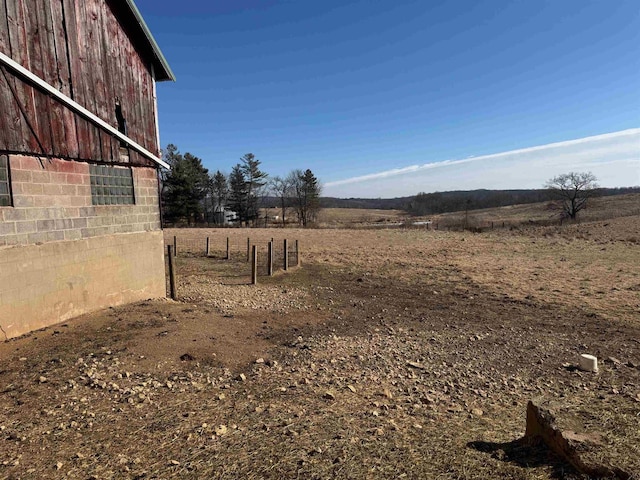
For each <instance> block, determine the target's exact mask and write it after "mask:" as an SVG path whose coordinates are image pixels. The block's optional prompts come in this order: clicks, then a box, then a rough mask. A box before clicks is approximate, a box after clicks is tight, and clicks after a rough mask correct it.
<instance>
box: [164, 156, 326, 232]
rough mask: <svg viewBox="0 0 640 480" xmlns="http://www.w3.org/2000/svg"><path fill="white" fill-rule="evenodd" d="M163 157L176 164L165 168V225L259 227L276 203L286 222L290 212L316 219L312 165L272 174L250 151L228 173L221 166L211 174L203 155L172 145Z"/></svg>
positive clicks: (306, 221) (303, 221)
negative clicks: (310, 168) (266, 170)
mask: <svg viewBox="0 0 640 480" xmlns="http://www.w3.org/2000/svg"><path fill="white" fill-rule="evenodd" d="M163 158H164V160H165V161H166V162H167V163H168V164H169V166H170V167H171V169H169V170H167V169H163V170H162V171H161V201H162V209H163V217H164V221H165V223H169V224H186V225H195V224H198V223H208V224H214V225H223V224H226V223H235V224H237V225H244V226H249V225H254V226H255V225H258V224H259V223H260V222H261V221H262V216H261V213H260V212H261V209H263V208H265V207H273V206H276V205H273V203H274V202H276V201H277V207H278V209H279V211H280V213H281V216H282V224H283V225H286V223H287V219H288V217H291V216H292V217H293V219H294V221H295V222H297V223H299V224H300V225H301V226H303V227H307V226H310V225H312V224H313V223H314V222H315V221H316V219H317V215H318V212H319V210H320V192H321V187H320V182H319V181H318V179H317V178H316V176H315V175H314V174H313V172H312V171H311V170H309V169H307V170H304V171H303V170H299V169H296V170H293V171H291V172H290V173H289V174H288V175H287V176H286V177H280V176H275V177H273V178H269V175H268V174H267V173H266V172H264V171H263V170H262V168H261V161H260V160H258V159H257V158H256V156H255V155H254V154H253V153H247V154H245V155H243V156H242V157H241V158H240V161H239V162H238V163H237V164H236V165H234V166H233V167H232V168H231V172H230V173H229V174H228V175H227V174H225V173H223V172H222V171H221V170H216V172H215V173H209V170H208V169H207V168H205V167H204V165H203V164H202V159H200V158H198V157H196V156H195V155H192V154H191V153H189V152H187V153H185V154H182V153H180V152H179V151H178V148H177V147H176V146H175V145H173V144H169V145H167V147H166V149H165V150H164V154H163ZM278 220H280V219H278Z"/></svg>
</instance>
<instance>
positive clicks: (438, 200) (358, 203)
mask: <svg viewBox="0 0 640 480" xmlns="http://www.w3.org/2000/svg"><path fill="white" fill-rule="evenodd" d="M628 193H640V187H629V188H600V189H598V192H597V195H598V196H602V197H604V196H610V195H623V194H628ZM553 199H554V197H553V195H552V193H551V192H550V191H549V190H545V189H534V190H468V191H467V190H460V191H451V192H435V193H419V194H418V195H415V196H411V197H399V198H334V197H322V198H321V199H320V203H321V205H322V207H324V208H363V209H378V210H404V211H406V212H408V213H409V214H411V215H433V214H439V213H447V212H456V211H460V210H465V209H468V210H478V209H483V208H494V207H505V206H509V205H518V204H527V203H538V202H547V201H550V200H553Z"/></svg>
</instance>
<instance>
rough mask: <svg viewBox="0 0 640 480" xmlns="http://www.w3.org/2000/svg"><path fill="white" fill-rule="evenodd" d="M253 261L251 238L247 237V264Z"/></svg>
mask: <svg viewBox="0 0 640 480" xmlns="http://www.w3.org/2000/svg"><path fill="white" fill-rule="evenodd" d="M249 260H251V238H250V237H247V262H248V261H249Z"/></svg>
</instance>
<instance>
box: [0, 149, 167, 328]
mask: <svg viewBox="0 0 640 480" xmlns="http://www.w3.org/2000/svg"><path fill="white" fill-rule="evenodd" d="M9 171H10V179H11V182H10V183H11V190H12V198H13V206H11V207H0V285H2V288H0V327H1V328H0V340H1V339H2V337H3V336H4V337H6V338H12V337H16V336H18V335H22V334H24V333H27V332H30V331H33V330H35V329H39V328H43V327H46V326H49V325H53V324H56V323H59V322H63V321H65V320H67V319H69V318H71V317H74V316H78V315H81V314H84V313H87V312H90V311H93V310H97V309H100V308H105V307H109V306H115V305H120V304H123V303H129V302H134V301H138V300H143V299H147V298H158V297H164V296H165V295H166V291H165V288H166V287H165V269H164V242H163V236H162V230H161V225H160V213H159V212H160V210H159V202H158V180H157V176H156V175H157V173H156V170H155V169H154V168H148V167H133V184H134V194H135V205H92V201H91V182H90V177H89V164H88V163H84V162H77V161H66V160H60V159H38V158H35V157H30V156H22V155H9Z"/></svg>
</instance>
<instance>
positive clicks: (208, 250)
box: [205, 237, 211, 257]
mask: <svg viewBox="0 0 640 480" xmlns="http://www.w3.org/2000/svg"><path fill="white" fill-rule="evenodd" d="M205 251H206V254H207V257H208V256H209V255H211V250H210V249H209V237H207V248H206V250H205Z"/></svg>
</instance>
